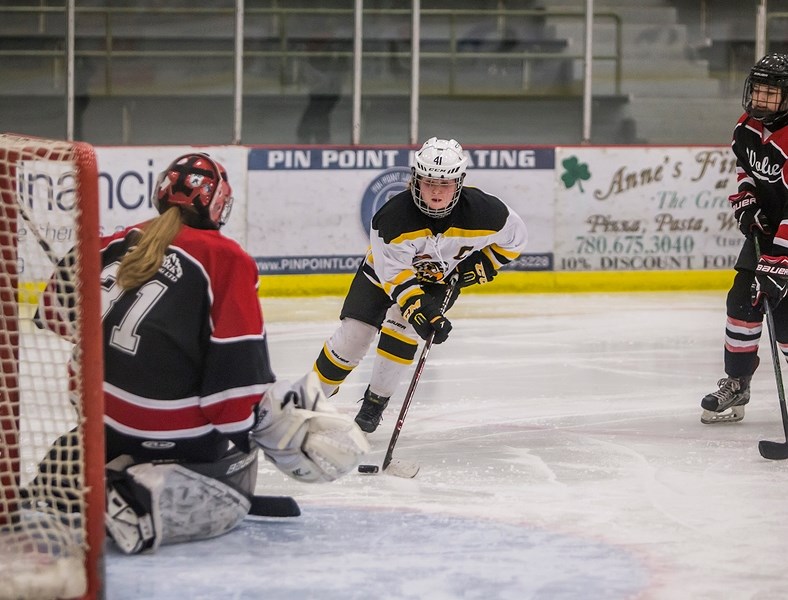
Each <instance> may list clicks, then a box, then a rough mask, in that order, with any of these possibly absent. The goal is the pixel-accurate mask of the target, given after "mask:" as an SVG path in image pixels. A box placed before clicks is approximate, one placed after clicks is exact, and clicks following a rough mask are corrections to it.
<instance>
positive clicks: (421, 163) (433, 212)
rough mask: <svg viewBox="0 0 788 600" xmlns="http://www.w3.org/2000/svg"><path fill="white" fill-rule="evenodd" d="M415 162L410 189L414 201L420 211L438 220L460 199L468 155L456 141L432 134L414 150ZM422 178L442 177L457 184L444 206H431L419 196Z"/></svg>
mask: <svg viewBox="0 0 788 600" xmlns="http://www.w3.org/2000/svg"><path fill="white" fill-rule="evenodd" d="M415 163H416V164H415V165H414V166H413V167H412V173H413V181H412V185H411V188H410V191H411V193H412V194H413V201H414V202H415V203H416V206H418V207H419V210H420V211H421V212H423V213H424V214H425V215H427V216H428V217H433V218H436V219H440V218H442V217H445V216H446V215H448V214H449V213H450V212H451V211H452V209H453V208H454V206H455V205H456V204H457V201H458V200H459V199H460V191H461V190H462V181H463V179H465V170H466V169H467V168H468V158H467V157H466V156H465V153H464V152H463V151H462V146H460V144H459V142H457V140H441V139H438V138H436V137H431V138H430V139H428V140H427V141H426V142H424V145H423V146H422V147H421V149H420V150H418V151H417V152H416V159H415ZM422 179H445V180H446V181H447V183H448V182H454V183H456V189H455V190H454V196H453V198H452V200H451V202H449V204H447V205H446V206H445V207H444V208H440V209H435V208H430V206H429V204H427V202H426V201H425V200H424V199H423V198H422V197H421V189H420V184H421V180H422Z"/></svg>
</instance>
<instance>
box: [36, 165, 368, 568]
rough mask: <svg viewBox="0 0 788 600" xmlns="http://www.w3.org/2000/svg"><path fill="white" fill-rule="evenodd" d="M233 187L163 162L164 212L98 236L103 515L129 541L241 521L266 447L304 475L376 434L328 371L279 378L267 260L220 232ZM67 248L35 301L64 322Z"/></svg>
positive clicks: (174, 537)
mask: <svg viewBox="0 0 788 600" xmlns="http://www.w3.org/2000/svg"><path fill="white" fill-rule="evenodd" d="M232 202H233V199H232V192H231V188H230V184H229V182H228V180H227V173H226V171H225V169H224V167H223V166H222V165H221V164H219V163H218V162H216V161H215V160H213V159H212V158H211V157H209V156H208V155H206V154H198V153H194V154H187V155H184V156H181V157H179V158H177V159H176V160H174V161H173V162H172V163H171V164H170V165H169V166H168V167H167V169H166V170H165V171H164V172H163V173H162V174H161V175H160V177H159V180H158V182H157V186H156V189H155V191H154V196H153V203H154V205H155V207H156V208H157V210H158V212H159V216H158V217H156V218H154V219H152V220H150V221H148V222H145V223H141V224H139V225H135V226H132V227H129V228H127V229H125V230H123V231H120V232H117V233H116V234H114V235H112V236H109V237H106V238H102V240H101V266H102V272H101V286H102V310H103V317H102V318H103V327H104V359H105V374H104V398H105V417H104V422H105V432H106V440H107V446H106V447H107V455H106V460H107V513H106V526H107V531H108V533H109V535H110V536H111V537H112V539H113V540H114V541H115V543H116V544H117V545H118V547H119V548H120V549H121V550H122V551H123V552H126V553H129V554H131V553H137V552H144V551H153V550H155V549H156V548H157V547H158V546H159V545H160V544H166V543H174V542H183V541H189V540H198V539H204V538H208V537H213V536H216V535H220V534H222V533H225V532H227V531H229V530H230V529H232V528H233V527H235V526H236V525H237V524H238V523H240V521H241V520H242V519H243V518H244V517H245V516H246V514H247V513H248V511H249V508H250V499H251V497H252V496H253V495H254V489H255V480H256V474H257V469H256V466H257V450H258V449H262V451H263V453H264V455H265V457H266V458H267V459H268V460H270V461H271V462H272V463H274V465H276V467H277V468H278V469H279V470H281V471H282V472H283V473H285V474H287V475H288V476H290V477H292V478H294V479H296V480H298V481H303V482H327V481H333V480H335V479H337V478H339V477H341V476H342V475H344V474H345V473H347V472H349V471H350V470H352V469H353V468H354V467H355V466H356V464H358V462H359V460H360V459H361V457H362V456H363V454H364V453H365V452H367V451H368V449H369V446H368V444H367V442H366V440H365V438H364V435H363V433H362V432H361V430H360V429H359V428H358V426H357V425H356V424H355V423H354V422H353V421H352V420H351V419H350V418H348V417H344V416H342V415H340V414H338V413H337V412H336V411H335V409H333V408H332V407H331V406H330V405H329V403H328V402H326V401H325V396H324V395H323V393H322V391H321V390H320V386H319V384H318V382H317V378H316V377H314V376H308V377H305V378H303V379H302V380H300V381H298V382H296V383H295V384H294V385H290V384H289V383H287V382H277V383H275V377H274V373H273V372H272V370H271V365H270V360H269V356H268V345H267V341H266V334H265V328H264V324H263V315H262V310H261V308H260V302H259V299H258V295H257V287H258V273H257V267H256V264H255V262H254V260H253V259H252V257H250V256H249V255H248V254H247V253H246V252H245V251H244V250H243V249H242V248H241V247H240V246H239V245H238V244H237V243H236V242H234V241H233V240H231V239H229V238H227V237H225V236H224V235H222V234H221V233H220V229H221V227H222V225H224V223H225V222H226V221H227V218H228V216H229V214H230V210H231V208H232ZM67 263H68V257H66V258H65V259H64V260H63V261H62V262H61V265H59V267H58V268H57V269H56V270H55V274H54V275H53V277H52V279H51V280H50V282H49V284H48V286H47V288H46V290H45V291H44V293H43V294H42V296H41V300H40V306H39V312H38V315H37V322H38V323H39V326H41V327H46V328H48V329H50V330H52V331H55V332H56V333H58V334H60V335H63V336H65V337H68V335H69V331H70V327H72V324H73V307H72V306H69V305H68V303H67V301H66V300H65V299H64V298H65V296H64V295H63V293H62V292H64V291H67V290H68V288H69V287H70V285H71V284H70V282H69V280H68V279H69V277H68V273H69V269H68V268H65V267H67V266H68V264H67ZM71 367H72V369H73V368H79V364H78V361H74V363H73V364H72V365H71ZM83 368H88V366H87V365H83ZM69 439H70V435H69V434H66V435H64V436H62V437H61V438H60V440H58V442H57V443H56V444H55V445H54V446H53V448H52V449H51V451H50V453H49V455H48V456H47V458H45V459H44V460H43V461H42V463H41V465H40V473H39V475H38V477H37V478H36V482H34V485H33V488H34V489H33V493H35V488H38V489H39V491H40V490H41V489H46V487H47V481H48V479H49V478H53V477H58V478H64V477H65V478H67V477H69V476H73V474H70V473H62V472H60V471H58V467H56V466H55V465H56V464H57V461H56V460H55V459H56V458H57V455H58V454H59V453H61V452H68V451H69Z"/></svg>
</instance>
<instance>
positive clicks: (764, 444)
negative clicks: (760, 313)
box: [755, 235, 788, 460]
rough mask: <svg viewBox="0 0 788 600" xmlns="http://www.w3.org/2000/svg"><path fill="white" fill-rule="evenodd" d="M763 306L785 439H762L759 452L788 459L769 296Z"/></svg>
mask: <svg viewBox="0 0 788 600" xmlns="http://www.w3.org/2000/svg"><path fill="white" fill-rule="evenodd" d="M755 254H756V256H758V258H760V256H761V245H760V243H759V240H758V236H757V235H756V236H755ZM763 307H764V313H765V315H766V328H767V329H768V330H769V342H770V344H771V349H772V363H773V364H774V378H775V380H776V381H777V397H778V398H779V400H780V417H781V418H782V422H783V432H784V433H785V441H784V442H770V441H769V440H761V441H760V442H758V452H760V453H761V456H763V457H764V458H767V459H769V460H785V459H788V408H787V407H786V405H785V388H784V387H783V377H782V372H781V370H780V356H779V354H780V351H779V348H778V347H777V340H776V338H775V334H774V316H773V315H772V307H771V305H770V304H769V299H768V298H764V299H763Z"/></svg>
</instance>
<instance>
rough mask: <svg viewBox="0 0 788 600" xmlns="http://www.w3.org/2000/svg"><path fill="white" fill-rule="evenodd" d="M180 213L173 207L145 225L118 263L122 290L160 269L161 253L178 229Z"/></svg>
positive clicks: (131, 286)
mask: <svg viewBox="0 0 788 600" xmlns="http://www.w3.org/2000/svg"><path fill="white" fill-rule="evenodd" d="M182 224H183V222H182V220H181V211H180V209H179V208H178V207H177V206H172V207H170V208H168V209H167V210H166V211H165V212H164V213H163V214H161V215H159V216H158V217H156V218H155V219H153V220H151V221H149V222H148V225H147V226H146V227H145V230H144V231H143V232H142V237H141V238H140V239H139V241H138V242H137V245H136V246H133V247H132V248H131V250H129V251H128V252H127V253H126V255H125V256H124V257H123V259H122V260H121V261H120V268H119V269H118V284H119V285H120V287H122V288H123V289H124V290H130V289H132V288H135V287H139V286H141V285H142V284H143V283H145V282H146V281H148V280H150V278H151V277H153V276H154V275H155V274H156V272H157V271H158V270H159V267H161V263H162V261H163V260H164V252H165V250H167V246H169V245H170V242H172V240H173V239H175V236H176V235H178V232H179V231H180V230H181V225H182Z"/></svg>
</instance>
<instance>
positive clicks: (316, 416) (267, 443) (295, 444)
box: [249, 372, 370, 483]
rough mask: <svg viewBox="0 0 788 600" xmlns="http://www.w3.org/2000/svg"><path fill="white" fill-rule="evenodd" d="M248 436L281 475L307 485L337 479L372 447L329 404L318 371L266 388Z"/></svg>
mask: <svg viewBox="0 0 788 600" xmlns="http://www.w3.org/2000/svg"><path fill="white" fill-rule="evenodd" d="M249 435H250V436H251V440H252V441H253V442H254V443H255V444H257V445H258V446H259V447H260V448H262V450H263V453H264V454H265V457H266V458H267V459H268V460H269V461H271V462H272V463H274V465H276V467H277V468H278V469H279V470H280V471H282V473H284V474H285V475H288V476H290V477H292V478H293V479H296V480H298V481H304V482H308V483H314V482H323V481H334V480H335V479H338V478H339V477H341V476H342V475H345V474H346V473H348V472H350V471H352V470H353V469H355V467H356V465H357V464H358V463H359V461H360V460H361V457H362V456H364V454H366V453H367V452H369V450H370V447H369V443H368V442H367V439H366V437H364V433H363V432H362V431H361V429H359V427H358V425H356V423H355V422H354V421H353V419H351V418H350V417H347V416H344V415H341V414H339V413H338V412H337V411H336V409H335V408H334V407H333V406H331V405H330V404H329V403H328V400H326V397H325V395H324V394H323V392H322V390H321V389H320V384H319V382H318V380H317V375H315V373H314V372H310V373H309V374H308V375H307V376H305V377H303V378H301V379H299V380H298V381H297V382H296V383H295V384H294V385H292V386H291V385H290V383H289V382H287V381H278V382H277V383H275V384H274V385H272V386H271V387H270V388H268V391H267V392H266V393H265V395H264V396H263V399H262V401H261V402H260V408H259V416H258V420H257V424H256V425H255V426H254V428H253V429H252V431H251V432H250V434H249Z"/></svg>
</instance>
